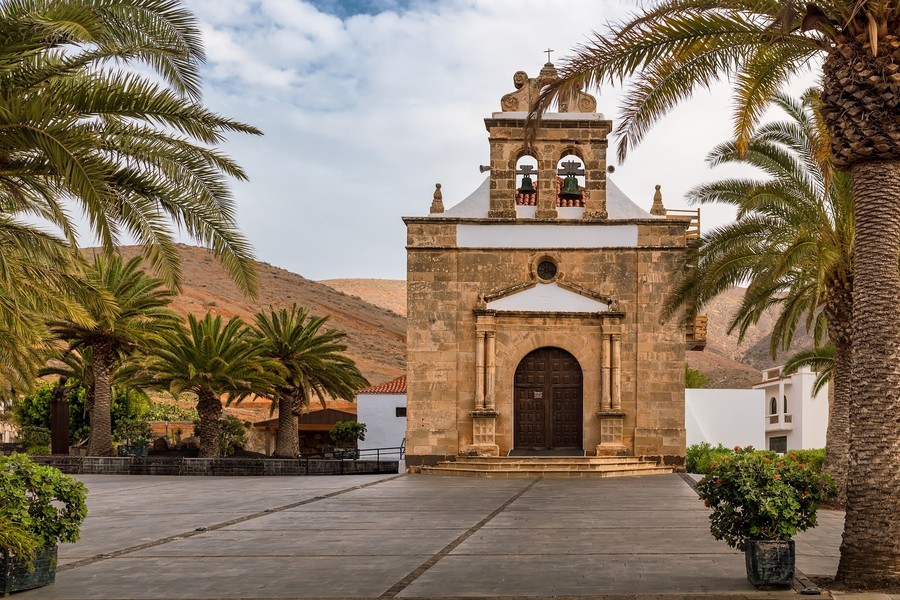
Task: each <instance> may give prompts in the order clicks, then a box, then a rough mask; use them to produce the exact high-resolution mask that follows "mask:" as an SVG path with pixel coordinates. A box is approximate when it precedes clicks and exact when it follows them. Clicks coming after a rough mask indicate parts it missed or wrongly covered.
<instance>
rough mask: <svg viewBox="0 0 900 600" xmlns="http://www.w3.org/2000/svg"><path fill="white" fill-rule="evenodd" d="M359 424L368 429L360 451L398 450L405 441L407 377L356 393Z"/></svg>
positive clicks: (360, 445) (402, 376) (360, 444)
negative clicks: (377, 449)
mask: <svg viewBox="0 0 900 600" xmlns="http://www.w3.org/2000/svg"><path fill="white" fill-rule="evenodd" d="M356 411H357V412H356V414H357V420H358V421H359V422H360V423H365V425H366V439H365V440H361V441H360V442H359V444H358V447H359V449H360V450H372V449H375V448H399V447H400V446H402V445H403V441H404V439H405V438H406V375H401V376H400V377H397V378H396V379H392V380H391V381H388V382H386V383H382V384H379V385H373V386H370V387H367V388H365V389H362V390H360V391H358V392H357V393H356Z"/></svg>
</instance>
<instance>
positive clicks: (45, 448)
mask: <svg viewBox="0 0 900 600" xmlns="http://www.w3.org/2000/svg"><path fill="white" fill-rule="evenodd" d="M50 440H51V437H50V430H49V429H47V428H46V427H34V426H28V427H23V428H22V429H20V430H19V443H20V444H21V445H22V446H24V447H25V452H27V453H28V454H31V455H32V456H46V455H48V454H50Z"/></svg>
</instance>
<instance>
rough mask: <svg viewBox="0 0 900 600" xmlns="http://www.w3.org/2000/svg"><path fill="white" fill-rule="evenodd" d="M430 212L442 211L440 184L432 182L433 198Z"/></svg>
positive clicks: (442, 197) (442, 202)
mask: <svg viewBox="0 0 900 600" xmlns="http://www.w3.org/2000/svg"><path fill="white" fill-rule="evenodd" d="M429 212H430V213H431V214H437V213H442V212H444V195H443V194H442V193H441V184H439V183H436V184H434V199H433V200H432V201H431V210H430V211H429Z"/></svg>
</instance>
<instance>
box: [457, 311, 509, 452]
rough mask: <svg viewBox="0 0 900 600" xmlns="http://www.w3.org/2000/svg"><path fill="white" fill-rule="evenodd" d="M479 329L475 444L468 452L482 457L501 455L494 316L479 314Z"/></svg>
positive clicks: (476, 365) (477, 333)
mask: <svg viewBox="0 0 900 600" xmlns="http://www.w3.org/2000/svg"><path fill="white" fill-rule="evenodd" d="M475 319H476V326H475V410H473V411H472V412H471V413H470V414H471V415H472V445H471V446H469V447H468V448H466V450H465V452H467V453H468V454H474V455H479V456H499V454H500V447H499V446H498V445H497V443H496V423H497V411H496V410H495V406H496V402H495V398H494V387H495V379H496V370H497V367H496V358H495V355H496V335H495V332H494V328H495V327H496V324H495V323H494V314H493V313H492V312H490V311H481V310H479V311H476V318H475Z"/></svg>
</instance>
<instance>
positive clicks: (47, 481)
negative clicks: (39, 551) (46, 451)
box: [0, 454, 87, 548]
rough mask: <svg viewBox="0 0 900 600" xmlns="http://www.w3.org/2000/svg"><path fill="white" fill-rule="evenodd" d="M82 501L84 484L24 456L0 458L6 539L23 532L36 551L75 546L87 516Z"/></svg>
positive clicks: (0, 504)
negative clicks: (45, 548)
mask: <svg viewBox="0 0 900 600" xmlns="http://www.w3.org/2000/svg"><path fill="white" fill-rule="evenodd" d="M86 498H87V488H86V487H85V486H84V484H83V483H81V482H80V481H76V480H75V479H74V478H72V477H69V476H68V475H64V474H63V473H62V472H60V471H59V470H58V469H54V468H53V467H46V466H41V465H37V464H35V463H33V462H32V461H30V460H28V457H27V456H25V455H24V454H13V455H11V456H0V525H3V527H4V529H5V534H4V535H6V536H7V537H14V536H16V535H19V536H21V534H22V533H23V532H24V533H26V534H27V535H28V536H30V537H31V538H32V540H33V541H34V547H37V548H40V547H44V546H52V545H55V544H58V543H62V542H76V541H78V536H79V531H80V528H81V524H82V522H84V518H85V516H87V506H86V504H85V499H86ZM19 541H20V544H21V542H22V540H21V539H20V540H19ZM22 547H24V548H27V543H26V544H24V545H22Z"/></svg>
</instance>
